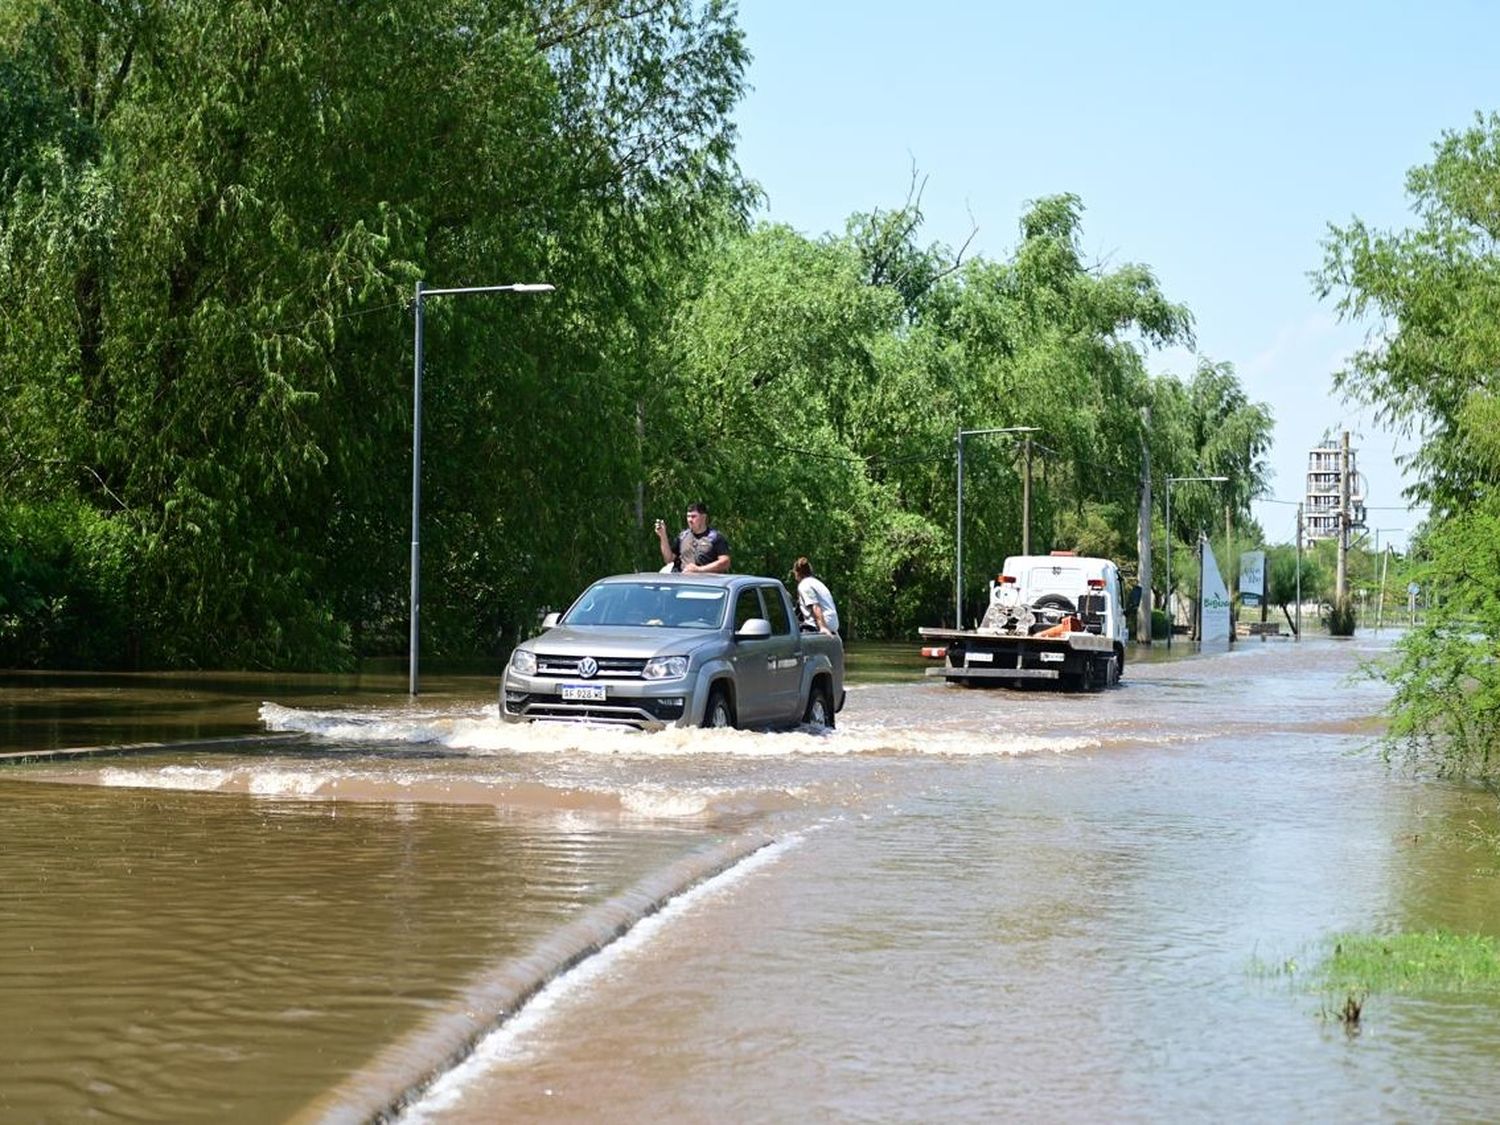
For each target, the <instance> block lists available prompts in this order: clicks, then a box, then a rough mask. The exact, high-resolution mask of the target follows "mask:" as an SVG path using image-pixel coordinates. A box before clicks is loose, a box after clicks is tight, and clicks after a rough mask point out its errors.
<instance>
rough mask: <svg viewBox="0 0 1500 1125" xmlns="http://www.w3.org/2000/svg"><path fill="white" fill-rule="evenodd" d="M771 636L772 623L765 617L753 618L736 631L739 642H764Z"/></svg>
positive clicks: (735, 637)
mask: <svg viewBox="0 0 1500 1125" xmlns="http://www.w3.org/2000/svg"><path fill="white" fill-rule="evenodd" d="M770 635H771V623H770V622H769V621H767V620H766V619H765V618H764V617H752V618H750V620H748V621H746V622H745V623H744V624H743V625H741V626H740V627H739V628H738V629H736V630H735V631H734V639H735V640H737V641H763V640H765V639H766V638H767V637H769V636H770Z"/></svg>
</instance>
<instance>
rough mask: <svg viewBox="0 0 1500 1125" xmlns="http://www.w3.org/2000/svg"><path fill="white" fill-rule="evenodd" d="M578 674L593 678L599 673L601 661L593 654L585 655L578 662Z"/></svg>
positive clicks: (587, 678) (585, 677) (586, 678)
mask: <svg viewBox="0 0 1500 1125" xmlns="http://www.w3.org/2000/svg"><path fill="white" fill-rule="evenodd" d="M578 674H579V675H580V676H582V677H583V678H584V679H585V680H589V679H593V678H594V677H595V676H597V675H598V674H599V662H598V661H597V660H595V659H594V658H593V657H592V656H585V657H584V658H583V659H582V660H580V661H579V662H578Z"/></svg>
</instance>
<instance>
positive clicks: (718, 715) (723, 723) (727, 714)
mask: <svg viewBox="0 0 1500 1125" xmlns="http://www.w3.org/2000/svg"><path fill="white" fill-rule="evenodd" d="M703 725H704V726H706V727H732V726H734V704H733V703H731V702H729V692H728V690H727V689H726V688H724V687H723V685H719V686H717V687H715V688H714V689H713V690H712V691H710V692H709V693H708V706H707V707H705V708H704V709H703Z"/></svg>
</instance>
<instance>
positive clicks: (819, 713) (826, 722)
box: [802, 682, 833, 730]
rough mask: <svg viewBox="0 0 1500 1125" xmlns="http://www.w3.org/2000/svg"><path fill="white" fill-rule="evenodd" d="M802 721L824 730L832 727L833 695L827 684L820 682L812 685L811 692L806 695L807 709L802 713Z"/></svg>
mask: <svg viewBox="0 0 1500 1125" xmlns="http://www.w3.org/2000/svg"><path fill="white" fill-rule="evenodd" d="M802 721H803V722H804V723H808V724H810V725H812V726H815V727H823V728H824V729H825V730H832V729H833V695H832V693H831V692H830V691H829V690H828V685H827V684H825V683H821V682H820V683H816V684H814V685H813V689H812V694H811V695H810V696H808V697H807V711H806V712H805V713H804V714H803V716H802Z"/></svg>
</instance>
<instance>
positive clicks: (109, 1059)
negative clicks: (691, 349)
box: [0, 640, 1500, 1122]
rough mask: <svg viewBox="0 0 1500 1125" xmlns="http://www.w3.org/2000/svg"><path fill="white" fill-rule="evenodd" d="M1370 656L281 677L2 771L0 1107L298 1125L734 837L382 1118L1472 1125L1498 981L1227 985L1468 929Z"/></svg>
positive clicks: (382, 1078) (1481, 817)
mask: <svg viewBox="0 0 1500 1125" xmlns="http://www.w3.org/2000/svg"><path fill="white" fill-rule="evenodd" d="M1378 647H1379V643H1378V642H1374V641H1365V640H1361V641H1356V642H1355V643H1353V644H1339V643H1334V642H1327V641H1324V642H1313V641H1309V642H1307V643H1305V644H1303V645H1300V646H1293V645H1291V644H1289V643H1280V644H1278V643H1267V644H1259V643H1257V644H1253V645H1249V646H1246V647H1244V648H1242V649H1240V650H1237V651H1235V652H1233V653H1225V654H1210V655H1193V656H1189V655H1188V654H1186V653H1184V652H1181V651H1179V652H1178V653H1176V654H1175V656H1174V658H1173V659H1171V660H1166V659H1160V656H1161V654H1157V655H1158V659H1156V660H1154V661H1152V662H1148V663H1140V664H1133V665H1132V666H1131V667H1130V668H1129V669H1128V670H1127V679H1126V682H1125V684H1124V686H1122V687H1121V688H1120V689H1119V690H1117V691H1113V692H1109V693H1105V694H1101V695H1095V696H1089V697H1075V696H1065V695H1059V694H1056V693H1053V692H1048V691H1026V692H1010V691H967V690H963V689H958V688H949V687H945V686H942V685H939V684H933V683H926V682H922V681H920V680H919V679H917V678H916V677H914V676H912V675H911V674H910V672H909V671H907V672H903V671H902V670H901V669H900V668H899V667H896V668H894V669H888V670H887V671H886V673H885V674H880V675H873V674H872V675H867V676H865V677H864V678H863V680H862V681H861V682H858V683H856V684H855V685H854V686H853V687H852V689H851V692H850V697H849V703H848V706H847V708H846V710H845V711H844V713H843V714H842V715H841V716H840V723H839V729H838V731H837V732H835V733H833V734H831V735H820V734H814V733H810V732H794V733H784V734H749V733H741V732H686V733H684V732H663V733H661V734H652V735H637V734H622V733H617V732H608V731H594V730H580V729H575V728H561V727H552V728H541V729H527V728H515V727H508V726H505V725H502V724H500V723H499V722H498V721H497V720H496V718H495V715H494V708H493V702H492V694H491V693H492V690H493V685H492V684H482V683H478V682H476V683H475V684H473V685H465V684H463V683H457V682H455V683H453V684H450V685H447V686H446V687H444V688H443V689H442V690H440V691H437V692H434V693H432V694H430V695H426V696H424V697H423V698H422V700H420V701H418V703H416V704H408V703H406V702H405V701H401V700H399V698H397V699H396V700H395V701H392V699H391V698H380V697H371V696H369V695H361V694H359V693H358V692H357V691H354V692H340V693H336V694H331V693H329V692H328V691H327V690H326V685H321V686H320V685H318V684H315V683H308V684H303V685H294V690H288V691H286V692H285V693H283V694H281V695H276V694H273V693H267V694H266V695H265V696H263V698H262V699H261V700H258V701H256V702H255V703H254V704H253V708H252V710H253V712H254V715H255V717H254V719H253V721H252V722H251V724H250V725H252V726H253V727H254V728H255V729H257V730H259V731H262V732H267V731H278V732H287V733H299V734H302V735H304V736H305V741H304V742H302V743H300V744H298V745H295V746H292V747H277V748H265V749H257V750H253V751H233V752H225V751H205V750H195V751H164V752H155V753H151V754H146V755H135V756H131V757H128V758H113V759H105V760H100V761H70V762H57V763H51V764H44V765H25V766H17V767H11V768H8V769H6V770H4V771H3V772H0V801H3V802H4V807H5V810H6V816H5V819H4V822H3V824H0V849H3V852H4V854H5V855H6V857H7V863H6V865H5V874H4V876H3V877H0V878H3V882H0V1005H3V1007H4V1008H5V1009H6V1010H5V1011H4V1013H3V1018H0V1117H5V1118H15V1119H21V1120H48V1119H56V1120H66V1119H76V1118H81V1117H90V1116H101V1117H118V1118H124V1119H137V1118H138V1119H169V1118H170V1119H187V1118H194V1117H200V1118H207V1117H211V1118H216V1119H238V1120H247V1121H248V1120H276V1119H280V1118H284V1117H288V1116H293V1115H296V1114H298V1113H301V1112H304V1111H306V1112H312V1113H314V1114H321V1113H325V1112H329V1113H333V1114H334V1115H335V1116H337V1112H338V1107H339V1106H340V1105H341V1104H343V1103H341V1102H340V1098H341V1097H344V1096H345V1095H344V1093H343V1092H344V1091H345V1090H346V1089H348V1088H349V1087H350V1084H351V1083H353V1084H354V1085H357V1086H359V1087H362V1088H368V1087H379V1086H382V1085H392V1086H394V1085H398V1084H399V1083H400V1082H402V1081H404V1080H405V1079H404V1076H405V1075H406V1074H407V1073H408V1069H409V1068H406V1067H405V1066H404V1063H405V1062H406V1061H407V1060H405V1059H404V1057H403V1052H406V1053H408V1054H413V1053H415V1051H416V1048H415V1047H410V1048H409V1047H408V1046H407V1045H408V1044H411V1043H414V1042H415V1040H414V1039H413V1038H412V1036H413V1031H414V1029H419V1028H421V1027H422V1026H425V1025H427V1024H430V1023H431V1021H432V1020H433V1019H434V1018H436V1017H439V1016H443V1015H445V1014H446V1015H448V1016H452V1015H453V1014H454V1013H453V1011H452V1009H453V1008H454V1007H455V1006H461V1005H462V1004H463V1003H465V1002H466V1000H471V999H472V997H473V995H474V991H473V984H474V982H475V981H476V980H484V979H487V976H488V975H492V974H494V973H496V972H497V971H500V969H502V968H503V967H505V966H507V965H510V964H513V963H515V962H516V960H517V959H518V958H524V957H526V956H530V955H533V954H535V953H536V951H537V950H541V951H543V955H544V956H545V952H546V950H547V949H548V948H549V946H548V944H547V943H548V941H549V940H550V935H555V934H557V933H558V932H560V931H561V930H563V929H565V928H566V927H567V926H568V925H569V924H570V923H572V922H575V921H576V920H577V919H579V918H580V917H581V916H585V915H588V914H589V912H590V911H594V910H597V909H599V907H600V904H601V903H605V902H606V901H614V900H615V899H616V898H617V897H618V896H619V895H620V894H621V893H622V892H627V891H628V890H629V889H630V888H632V887H635V886H638V885H639V883H640V881H641V880H642V879H643V878H647V877H648V876H650V875H651V873H652V872H659V871H661V870H662V869H664V868H666V867H668V866H669V865H671V864H673V863H679V862H681V861H682V860H683V859H684V857H689V856H692V855H695V854H700V853H702V852H703V851H704V850H705V849H708V848H712V847H714V846H718V845H721V844H723V843H724V842H725V841H728V840H736V839H741V838H743V837H745V836H746V835H747V834H753V833H760V834H763V835H764V836H765V837H767V838H769V839H772V840H774V841H775V843H773V844H772V845H771V846H770V847H768V848H765V849H763V850H761V851H758V852H756V853H755V854H754V855H753V856H752V857H751V858H750V859H748V860H745V861H744V862H741V863H739V864H737V865H735V866H733V867H731V868H730V869H729V870H728V871H727V872H726V873H725V874H723V875H720V876H718V877H717V878H714V879H712V880H710V881H709V882H707V883H705V884H702V885H700V886H699V887H697V888H696V889H694V890H692V891H690V892H688V893H687V894H685V895H683V896H681V897H679V898H677V899H675V900H674V901H673V902H672V903H671V904H670V905H669V906H668V907H667V908H666V909H665V910H664V911H663V912H662V913H661V914H659V915H655V916H653V917H651V918H648V919H647V921H645V922H643V923H641V924H640V925H638V926H637V927H636V929H634V930H633V931H632V932H631V934H630V935H629V936H628V937H627V938H626V939H625V940H623V941H621V942H618V943H616V944H614V945H611V946H608V947H606V948H605V950H604V952H602V953H600V954H598V955H596V956H594V957H590V958H588V959H586V960H584V961H583V962H582V963H581V964H579V965H578V966H577V967H576V968H574V969H572V970H571V971H568V972H566V973H562V974H561V975H559V976H556V977H555V979H554V980H553V982H552V984H551V985H550V986H549V987H548V988H547V989H546V990H544V991H543V992H542V993H540V994H539V995H538V996H536V997H534V998H533V999H532V1000H531V1001H530V1003H529V1004H528V1005H527V1006H526V1007H524V1008H522V1009H521V1010H520V1014H519V1015H517V1016H514V1017H513V1018H510V1019H508V1020H506V1021H504V1022H502V1023H501V1024H500V1025H499V1030H498V1031H496V1032H495V1033H494V1034H493V1035H491V1036H490V1037H489V1038H487V1039H484V1040H482V1041H481V1043H480V1046H479V1048H478V1050H477V1051H476V1052H475V1053H474V1055H473V1056H472V1057H471V1058H470V1059H469V1061H467V1062H465V1063H463V1064H462V1065H461V1066H460V1067H459V1068H458V1069H456V1070H452V1071H450V1072H448V1073H447V1075H446V1076H445V1077H443V1078H440V1079H439V1080H438V1082H437V1084H436V1085H435V1086H434V1087H433V1088H432V1089H431V1090H430V1091H429V1093H428V1094H427V1095H426V1097H425V1099H424V1100H422V1101H419V1102H418V1103H417V1104H416V1105H415V1106H413V1107H412V1108H411V1109H410V1111H409V1113H410V1115H411V1117H412V1118H413V1119H416V1120H432V1121H458V1122H468V1121H473V1122H480V1121H493V1120H497V1119H504V1118H515V1117H526V1118H536V1119H543V1120H598V1119H609V1120H627V1121H640V1120H648V1119H654V1118H662V1117H666V1116H670V1117H672V1118H676V1119H688V1120H713V1119H730V1120H765V1121H780V1120H788V1119H803V1118H807V1117H815V1118H825V1119H841V1120H844V1119H848V1120H876V1121H911V1120H932V1119H934V1118H939V1117H942V1118H960V1119H963V1118H967V1119H975V1120H977V1119H992V1118H1004V1117H1010V1118H1023V1119H1043V1120H1076V1119H1082V1118H1084V1117H1093V1116H1096V1115H1097V1114H1099V1113H1100V1112H1106V1113H1108V1114H1109V1115H1110V1116H1111V1117H1113V1118H1120V1119H1126V1120H1147V1119H1152V1120H1154V1119H1160V1118H1163V1117H1167V1116H1190V1117H1194V1118H1203V1117H1208V1116H1210V1115H1212V1116H1214V1117H1216V1118H1221V1117H1227V1118H1232V1119H1253V1120H1273V1119H1284V1118H1287V1117H1290V1116H1292V1115H1297V1116H1311V1115H1313V1114H1318V1115H1319V1116H1326V1115H1330V1114H1331V1115H1333V1116H1336V1117H1352V1116H1355V1115H1369V1116H1376V1117H1381V1118H1394V1119H1409V1118H1433V1117H1439V1118H1458V1119H1482V1118H1487V1117H1490V1116H1492V1115H1493V1111H1494V1107H1495V1106H1496V1105H1500V1066H1497V1063H1500V1004H1497V1003H1496V1002H1495V1001H1494V1000H1493V999H1490V998H1486V997H1483V996H1474V995H1442V996H1435V997H1434V996H1422V997H1400V996H1397V997H1376V998H1372V999H1371V1001H1370V1002H1369V1004H1368V1005H1367V1009H1366V1015H1365V1020H1364V1031H1363V1033H1362V1034H1360V1035H1359V1036H1357V1037H1353V1038H1351V1037H1348V1036H1346V1035H1345V1034H1344V1033H1343V1031H1342V1030H1341V1028H1340V1027H1339V1025H1338V1024H1337V1023H1334V1022H1331V1021H1329V1020H1327V1019H1323V1018H1320V1015H1319V1009H1320V1007H1321V1006H1322V1005H1324V1004H1325V1003H1327V1001H1326V1000H1325V998H1322V997H1319V996H1318V995H1316V994H1315V993H1310V992H1308V991H1306V990H1305V989H1303V988H1301V987H1299V986H1298V985H1297V983H1296V980H1295V978H1293V979H1292V980H1290V981H1289V980H1288V979H1287V978H1285V977H1281V976H1267V975H1265V974H1264V973H1260V972H1256V971H1254V966H1255V964H1256V963H1269V964H1281V963H1283V962H1284V961H1286V960H1287V959H1296V960H1297V961H1299V962H1302V963H1305V962H1306V961H1308V960H1310V959H1312V958H1313V957H1315V953H1316V948H1317V944H1318V942H1320V941H1321V940H1322V939H1323V938H1324V937H1325V936H1326V935H1328V934H1331V933H1335V932H1338V931H1340V930H1346V929H1355V930H1361V931H1366V930H1371V929H1378V928H1382V927H1390V928H1397V927H1399V928H1419V927H1427V926H1435V925H1447V926H1451V927H1454V928H1458V929H1464V930H1479V931H1482V932H1487V933H1500V876H1497V875H1496V874H1495V872H1494V868H1495V866H1496V862H1495V860H1494V859H1493V858H1490V859H1488V860H1487V859H1486V858H1485V857H1484V855H1483V854H1482V853H1475V852H1472V851H1468V850H1466V849H1465V847H1464V843H1463V841H1464V838H1465V837H1464V834H1465V833H1466V832H1467V831H1468V830H1469V826H1470V825H1471V824H1472V825H1477V826H1479V827H1481V828H1493V827H1495V816H1494V810H1493V802H1491V801H1486V800H1484V799H1481V798H1480V797H1478V796H1476V795H1473V794H1468V793H1465V792H1464V791H1462V790H1460V789H1457V788H1453V787H1443V786H1438V785H1435V784H1432V783H1417V782H1413V781H1410V780H1404V779H1402V778H1399V777H1393V776H1392V775H1390V774H1388V773H1387V772H1386V771H1385V770H1384V768H1383V767H1382V766H1381V765H1380V764H1379V763H1378V762H1376V761H1374V760H1372V759H1371V758H1370V757H1369V756H1368V755H1367V754H1360V753H1357V750H1358V748H1359V747H1360V746H1361V745H1363V744H1364V743H1365V742H1366V741H1367V740H1368V737H1369V735H1370V733H1371V731H1372V730H1373V726H1372V723H1371V721H1370V716H1371V715H1372V714H1373V713H1374V712H1375V710H1377V709H1378V707H1379V705H1380V703H1381V701H1382V698H1383V695H1382V690H1381V689H1380V688H1379V687H1378V686H1377V685H1375V684H1373V683H1370V682H1368V681H1361V680H1356V681H1352V682H1351V681H1349V680H1348V675H1349V673H1350V672H1351V671H1352V670H1353V669H1354V667H1355V665H1356V663H1357V661H1358V660H1359V659H1361V658H1365V657H1369V656H1371V655H1375V654H1376V653H1377V650H1378ZM158 689H159V690H162V691H165V690H168V689H167V688H166V687H164V686H161V685H158ZM466 689H467V690H466ZM54 690H60V689H57V688H54ZM127 690H128V689H127ZM214 691H216V692H220V695H218V696H215V697H214V700H210V701H208V702H209V703H210V704H211V705H212V706H219V705H220V704H222V705H223V706H224V707H229V708H243V707H245V706H246V702H245V701H246V699H248V698H249V697H250V695H253V694H254V692H253V687H252V688H244V686H243V685H237V686H235V687H234V688H233V690H228V691H225V690H223V686H222V685H220V686H219V687H216V688H215V689H214ZM211 694H212V693H211ZM215 701H217V702H215ZM33 702H35V703H36V706H37V709H38V710H39V709H40V706H41V705H40V702H39V701H35V700H34V701H33ZM201 702H202V701H200V703H201ZM190 710H192V708H188V707H184V708H183V709H182V710H181V711H179V712H177V713H178V714H181V713H184V712H186V711H190ZM105 711H106V713H107V712H108V709H107V708H106V709H105ZM32 714H33V717H35V714H36V711H35V710H34V711H33V713H32ZM106 717H107V714H106ZM224 722H225V724H226V725H230V726H232V725H234V724H235V723H240V724H243V723H244V722H245V719H244V718H243V714H242V713H241V714H237V715H236V716H235V717H234V719H233V721H232V722H231V721H230V720H228V719H226V720H224ZM149 727H150V724H149V723H147V724H145V727H142V728H136V729H137V730H145V729H149ZM215 729H218V728H215ZM199 733H202V732H201V731H200V732H199ZM143 737H150V735H149V734H144V735H143V734H140V733H137V734H135V735H133V738H134V739H135V740H140V739H142V738H143ZM349 1104H353V1102H352V1101H351V1102H350V1103H349Z"/></svg>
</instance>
